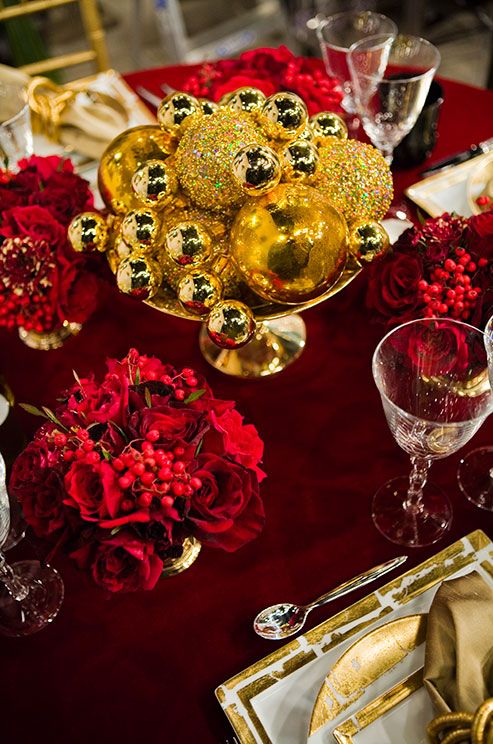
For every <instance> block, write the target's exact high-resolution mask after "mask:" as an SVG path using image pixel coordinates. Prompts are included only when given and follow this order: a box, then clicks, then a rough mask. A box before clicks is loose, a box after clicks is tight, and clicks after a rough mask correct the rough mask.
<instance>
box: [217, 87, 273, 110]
mask: <svg viewBox="0 0 493 744" xmlns="http://www.w3.org/2000/svg"><path fill="white" fill-rule="evenodd" d="M265 99H266V96H265V93H262V91H261V90H259V89H258V88H249V87H245V88H238V90H236V91H235V92H234V93H232V94H231V95H230V96H229V97H228V99H227V103H226V105H227V107H228V108H229V109H231V111H237V112H238V111H247V112H248V113H251V112H252V111H260V109H261V108H262V106H263V105H264V103H265Z"/></svg>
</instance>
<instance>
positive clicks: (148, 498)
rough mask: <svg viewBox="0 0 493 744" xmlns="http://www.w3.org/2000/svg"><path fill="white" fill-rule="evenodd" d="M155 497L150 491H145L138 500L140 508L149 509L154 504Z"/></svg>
mask: <svg viewBox="0 0 493 744" xmlns="http://www.w3.org/2000/svg"><path fill="white" fill-rule="evenodd" d="M152 499H153V495H152V493H150V491H144V492H143V493H141V494H140V496H139V498H138V499H137V500H138V502H139V504H140V506H143V507H144V508H147V507H148V506H150V505H151V504H152Z"/></svg>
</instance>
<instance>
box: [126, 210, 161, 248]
mask: <svg viewBox="0 0 493 744" xmlns="http://www.w3.org/2000/svg"><path fill="white" fill-rule="evenodd" d="M160 227H161V225H160V221H159V218H158V216H157V215H156V213H155V212H153V211H152V209H134V210H132V211H131V212H129V213H128V214H127V215H125V218H124V220H123V222H122V226H121V235H122V237H123V240H124V241H125V242H126V243H127V244H128V245H130V246H143V247H144V246H153V245H154V244H155V243H156V241H157V238H158V235H159V231H160Z"/></svg>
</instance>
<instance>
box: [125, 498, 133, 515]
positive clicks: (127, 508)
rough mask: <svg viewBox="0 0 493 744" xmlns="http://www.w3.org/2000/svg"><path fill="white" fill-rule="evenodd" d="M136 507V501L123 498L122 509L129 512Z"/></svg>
mask: <svg viewBox="0 0 493 744" xmlns="http://www.w3.org/2000/svg"><path fill="white" fill-rule="evenodd" d="M133 508H134V502H133V501H131V500H130V499H123V501H122V511H124V512H129V511H132V509H133Z"/></svg>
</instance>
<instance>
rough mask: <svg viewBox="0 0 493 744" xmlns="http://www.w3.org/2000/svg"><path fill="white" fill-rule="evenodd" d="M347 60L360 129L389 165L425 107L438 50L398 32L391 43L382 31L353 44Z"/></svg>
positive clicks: (437, 60) (423, 41) (416, 38)
mask: <svg viewBox="0 0 493 744" xmlns="http://www.w3.org/2000/svg"><path fill="white" fill-rule="evenodd" d="M348 63H349V69H350V71H351V78H352V81H353V89H354V98H355V101H356V107H357V110H358V113H359V115H360V118H361V121H362V124H363V128H364V130H365V132H366V134H367V135H368V137H369V138H370V140H371V141H372V143H373V144H374V145H375V147H377V148H378V149H379V150H380V151H381V152H382V154H383V155H384V157H385V159H386V161H387V163H388V164H389V165H390V164H391V162H392V154H393V152H394V148H395V147H396V146H397V145H398V144H399V142H400V141H401V140H402V139H403V138H404V137H405V135H406V134H408V133H409V132H410V131H411V129H412V128H413V126H414V124H415V123H416V119H417V118H418V116H419V114H420V112H421V109H422V108H423V106H424V103H425V100H426V96H427V95H428V91H429V89H430V85H431V81H432V80H433V76H434V75H435V72H436V70H437V68H438V65H439V64H440V53H439V51H438V49H437V48H436V47H435V46H433V44H430V42H429V41H426V39H421V38H419V37H417V36H396V37H395V38H394V39H392V40H391V42H390V43H389V38H388V36H386V35H385V34H380V35H378V36H372V37H370V38H367V39H366V38H365V39H362V40H361V41H357V42H356V43H354V44H353V45H352V47H351V49H350V50H349V55H348Z"/></svg>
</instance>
